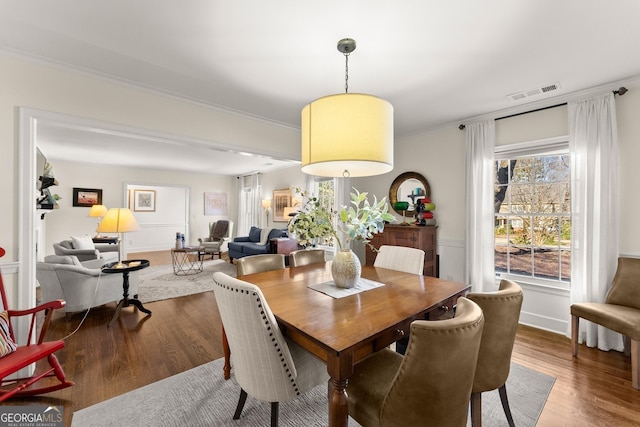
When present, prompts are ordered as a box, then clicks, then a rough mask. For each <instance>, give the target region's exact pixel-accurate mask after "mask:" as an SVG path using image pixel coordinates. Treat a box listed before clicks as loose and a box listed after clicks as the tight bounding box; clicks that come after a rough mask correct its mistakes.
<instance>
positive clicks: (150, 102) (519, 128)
mask: <svg viewBox="0 0 640 427" xmlns="http://www.w3.org/2000/svg"><path fill="white" fill-rule="evenodd" d="M0 69H2V73H0V182H2V189H3V190H4V192H3V194H4V196H5V200H7V201H9V205H8V208H7V209H2V210H0V232H1V233H0V235H1V236H3V237H2V238H1V239H0V246H2V247H4V248H5V249H6V250H7V255H6V256H5V257H4V258H3V259H2V261H1V263H2V266H3V272H4V273H9V274H10V275H12V274H13V273H15V272H16V271H17V270H18V269H19V267H20V265H21V264H22V263H24V260H21V259H18V248H19V245H20V242H19V241H18V224H19V221H18V208H17V200H18V193H17V192H18V188H19V187H18V178H17V177H18V176H19V173H18V172H19V171H18V165H19V158H18V148H19V146H18V107H20V106H22V107H30V108H36V109H41V110H46V111H52V112H58V113H64V114H70V115H74V116H80V117H89V118H95V119H97V120H103V121H108V122H114V123H118V124H124V125H129V126H134V127H140V128H144V129H150V130H153V131H157V132H167V133H170V134H173V135H185V136H187V137H192V138H196V139H200V140H210V141H215V142H219V143H224V144H229V145H235V146H237V147H239V148H246V149H247V150H248V151H255V152H263V153H265V154H272V155H279V156H282V157H285V158H299V156H300V140H299V130H298V129H294V128H287V127H283V126H281V125H277V124H273V123H268V122H266V121H261V120H255V119H251V118H248V117H243V116H240V115H237V114H234V113H229V112H225V111H222V110H218V109H214V108H208V107H204V106H202V105H197V104H195V103H189V102H183V101H180V100H177V99H175V98H171V97H167V96H162V95H160V94H156V93H151V92H148V91H144V90H139V89H136V88H132V87H129V86H126V85H121V84H118V83H113V82H109V81H106V80H102V79H99V78H95V77H91V76H88V75H85V74H82V73H78V72H72V71H68V70H64V69H60V68H56V67H51V66H45V65H41V64H35V63H29V62H25V61H22V60H19V59H15V58H12V57H8V56H2V55H0ZM627 87H628V88H629V89H630V91H629V92H628V93H627V94H625V95H624V96H622V97H618V98H617V101H616V105H617V112H618V130H619V140H620V190H621V191H620V195H621V201H620V225H621V227H620V229H621V236H620V252H621V253H622V254H629V255H632V254H633V255H639V256H640V226H638V225H637V221H636V216H637V212H639V211H640V198H638V197H637V196H636V193H637V189H638V188H639V184H640V172H639V171H638V169H639V168H638V165H637V162H638V160H637V159H639V158H640V144H638V141H640V120H638V119H637V115H638V112H640V88H638V87H637V86H631V85H627ZM560 111H562V109H558V110H557V111H554V110H548V113H544V114H542V115H538V114H526V115H522V116H519V117H518V118H513V119H509V121H501V122H498V123H499V124H498V128H497V135H498V136H499V137H501V138H502V137H503V136H504V139H503V140H502V141H504V142H505V143H510V142H515V141H516V140H517V139H518V138H519V137H520V134H522V133H527V132H529V130H532V131H536V132H541V133H542V134H545V133H548V134H556V133H557V132H558V131H559V129H560V128H561V127H562V126H563V125H562V124H563V123H564V122H565V120H566V119H565V117H566V115H564V116H563V115H557V114H558V113H559V112H560ZM488 113H489V112H488ZM546 114H550V116H549V117H547V119H545V120H539V119H536V117H538V118H539V117H542V116H545V115H546ZM464 139H465V138H464V132H463V131H459V130H458V129H457V125H453V124H452V125H451V126H447V127H444V128H441V129H436V130H433V131H430V132H425V133H422V134H420V135H415V136H411V137H407V138H402V139H398V140H396V147H395V168H394V171H393V172H391V173H388V174H385V175H381V176H377V177H371V178H366V179H364V178H362V179H354V186H356V187H357V188H358V189H359V190H361V191H369V192H370V193H373V194H376V196H378V197H383V196H387V195H388V190H389V187H390V185H391V183H392V181H393V179H394V178H395V177H396V176H397V175H399V174H400V173H402V172H407V171H415V172H420V173H421V174H423V175H424V176H425V177H426V178H427V180H428V181H429V183H430V186H431V189H432V196H433V197H432V198H433V200H434V202H435V203H436V206H437V208H436V211H435V215H436V219H437V220H438V253H439V254H440V256H441V260H440V267H441V269H440V270H441V276H442V277H444V278H452V279H453V280H462V277H463V276H462V271H463V270H464V250H463V249H464ZM267 147H268V148H267ZM266 150H268V151H266ZM54 168H56V172H55V173H56V175H57V176H60V173H62V174H63V175H62V176H60V178H59V181H60V183H61V185H60V186H59V187H60V188H58V189H57V190H56V191H57V192H58V193H60V192H66V193H65V194H66V196H65V194H62V193H60V194H61V195H62V197H63V200H62V202H61V203H62V204H63V206H61V208H60V209H59V210H58V211H57V212H53V213H50V214H48V219H47V234H48V233H49V232H51V229H55V228H57V227H58V224H57V222H58V221H60V222H62V224H61V227H62V228H64V229H65V231H64V232H63V233H62V234H60V235H58V237H56V238H62V237H66V236H67V235H68V231H66V230H67V229H68V228H67V227H68V226H70V225H71V226H73V227H76V228H84V227H86V229H87V230H92V229H93V228H92V227H93V226H94V222H95V221H94V220H92V219H90V218H88V217H86V216H84V215H82V214H80V213H78V214H75V213H74V209H71V208H70V206H71V201H70V199H71V193H70V189H71V188H72V187H74V186H84V187H89V188H94V187H95V188H103V189H104V190H105V197H107V198H106V199H105V203H106V204H107V205H109V204H112V205H113V206H115V204H114V203H115V202H117V201H119V200H121V199H120V197H121V193H119V192H121V191H122V182H123V181H124V179H123V177H122V176H121V175H122V174H125V173H128V174H130V175H131V177H130V179H129V176H127V180H130V181H138V182H146V183H158V184H171V183H178V184H185V185H189V186H190V188H191V196H192V201H191V204H192V206H191V210H190V212H191V216H192V218H190V222H191V224H192V236H193V237H196V236H197V234H198V233H197V232H196V231H194V230H196V229H198V230H203V232H206V224H207V223H208V221H209V220H210V219H214V218H209V217H207V218H205V217H204V216H203V215H201V214H200V213H201V212H203V207H202V197H201V195H202V193H203V192H204V191H215V190H217V188H228V189H229V193H230V194H234V193H235V181H234V180H235V178H230V180H231V181H233V183H227V184H225V185H221V184H219V181H218V179H219V178H220V177H206V176H192V177H188V178H186V177H184V176H183V175H178V174H175V175H172V174H168V173H165V172H160V171H156V172H144V171H135V172H130V171H124V170H100V169H98V168H97V167H96V166H95V165H91V166H86V167H85V168H84V169H77V172H71V171H70V170H69V171H66V170H65V167H64V166H62V165H54ZM295 169H296V168H292V169H291V170H287V171H279V172H274V173H270V174H265V176H264V179H263V194H265V195H266V194H268V193H269V192H270V191H272V190H273V189H279V188H286V187H288V186H291V187H295V186H297V185H303V184H304V175H303V174H302V173H301V172H299V171H298V170H295ZM76 174H77V175H76ZM220 179H221V178H220ZM225 179H226V178H225ZM112 181H113V183H112ZM80 182H82V183H83V184H82V185H80ZM112 197H114V198H115V200H114V199H111V198H112ZM65 200H66V202H65ZM65 203H68V208H67V209H65V207H66V205H65ZM229 203H230V205H231V206H235V203H236V201H235V196H234V197H230V198H229ZM75 209H78V208H75ZM65 211H69V212H70V214H69V215H67V213H66V212H65ZM62 212H65V214H64V215H61V214H62ZM234 216H236V212H235V211H234V212H230V217H232V218H233V217H234ZM49 218H51V221H49ZM276 224H277V225H280V224H283V225H284V223H276ZM270 225H273V223H271V221H270ZM5 280H6V281H7V282H8V287H9V298H10V301H13V302H14V303H15V300H14V298H13V294H14V291H15V289H16V288H17V282H16V280H15V277H9V278H8V277H7V276H6V274H5ZM554 297H555V296H553V295H547V294H541V295H534V294H532V293H530V292H528V293H527V295H526V298H525V309H526V313H533V312H534V311H535V312H536V313H538V314H537V315H536V316H537V317H535V319H533V315H532V319H531V322H532V323H533V322H534V321H535V322H538V323H537V324H539V325H540V326H542V327H547V326H545V325H553V326H548V328H549V329H553V330H557V331H559V332H564V329H563V328H562V327H558V326H557V325H562V324H564V323H566V320H567V318H568V311H567V310H566V304H565V305H564V306H563V305H562V304H555V303H553V304H551V303H550V301H551V299H552V298H554ZM553 301H554V302H555V301H556V300H553ZM529 305H531V307H529ZM526 313H525V314H526ZM543 320H544V321H543ZM527 321H528V320H527Z"/></svg>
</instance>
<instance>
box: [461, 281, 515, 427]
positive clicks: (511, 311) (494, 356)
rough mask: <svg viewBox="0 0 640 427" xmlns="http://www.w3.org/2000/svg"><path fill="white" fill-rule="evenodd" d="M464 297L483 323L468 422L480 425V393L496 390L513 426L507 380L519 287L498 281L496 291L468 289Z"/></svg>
mask: <svg viewBox="0 0 640 427" xmlns="http://www.w3.org/2000/svg"><path fill="white" fill-rule="evenodd" d="M467 298H469V299H470V300H471V301H474V302H475V303H476V304H478V305H479V306H480V308H482V312H483V313H484V322H485V323H484V330H483V331H482V341H481V342H480V352H479V353H478V365H477V366H476V375H475V378H474V380H473V389H472V392H471V425H472V426H473V427H482V393H483V392H485V391H490V390H495V389H498V392H499V394H500V401H501V402H502V409H503V410H504V414H505V416H506V417H507V422H508V423H509V427H514V423H513V417H512V416H511V409H510V408H509V400H508V399H507V386H506V382H507V378H508V377H509V370H510V368H511V353H512V352H513V344H514V343H515V340H516V331H517V330H518V321H519V319H520V309H521V307H522V298H523V296H522V288H521V287H520V286H519V285H518V284H517V283H515V282H512V281H510V280H501V281H500V288H499V289H498V291H497V292H475V293H474V292H470V293H469V294H467Z"/></svg>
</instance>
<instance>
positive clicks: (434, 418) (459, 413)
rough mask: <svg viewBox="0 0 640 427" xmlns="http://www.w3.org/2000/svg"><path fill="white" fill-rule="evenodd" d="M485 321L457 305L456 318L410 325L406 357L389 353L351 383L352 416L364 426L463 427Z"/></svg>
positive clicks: (372, 360) (464, 303) (359, 369)
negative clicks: (426, 426) (425, 426)
mask: <svg viewBox="0 0 640 427" xmlns="http://www.w3.org/2000/svg"><path fill="white" fill-rule="evenodd" d="M483 325H484V318H483V314H482V310H481V309H480V307H478V305H477V304H476V303H474V302H472V301H470V300H468V299H466V298H464V297H461V298H459V299H458V308H457V312H456V317H454V318H452V319H447V320H437V321H428V320H417V321H414V322H413V323H412V324H411V335H410V337H411V338H410V340H409V346H408V348H407V353H406V355H405V356H404V357H403V356H401V355H400V354H398V353H396V352H394V351H391V350H388V349H384V350H382V351H379V352H377V353H374V354H373V355H371V356H370V357H368V358H366V359H364V360H363V361H362V362H359V363H358V364H357V365H356V366H355V371H354V374H353V375H352V376H351V378H350V379H349V386H348V387H347V399H348V402H349V415H350V416H351V417H352V418H354V419H355V420H356V421H357V422H358V423H360V424H361V425H363V426H368V427H369V426H399V427H405V426H421V425H432V426H438V427H459V426H464V425H465V424H466V421H467V414H468V409H469V398H470V396H471V387H472V386H473V377H474V374H475V370H476V361H477V358H478V350H479V348H480V339H481V337H482V328H483Z"/></svg>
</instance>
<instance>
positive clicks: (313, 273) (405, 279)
mask: <svg viewBox="0 0 640 427" xmlns="http://www.w3.org/2000/svg"><path fill="white" fill-rule="evenodd" d="M361 277H362V278H363V279H365V280H366V281H367V283H369V284H371V283H374V284H376V285H375V286H376V287H373V288H367V289H366V290H362V291H360V292H357V293H353V294H351V295H348V296H339V297H335V296H331V295H329V294H327V293H325V292H321V291H318V290H315V289H312V288H311V287H316V288H318V287H319V286H318V285H321V284H322V285H327V284H329V285H330V284H331V281H332V276H331V261H328V262H325V263H316V264H309V265H306V266H300V267H288V268H285V269H278V270H272V271H267V272H262V273H256V274H250V275H244V276H238V279H240V280H244V281H247V282H250V283H253V284H255V285H257V286H258V287H259V288H260V289H261V291H262V293H263V294H264V297H265V299H266V301H267V303H268V304H269V307H270V308H271V311H272V312H273V314H274V316H275V318H276V320H277V322H278V325H279V327H280V329H281V330H282V333H283V335H284V336H285V337H287V338H288V339H289V340H291V341H293V342H295V343H296V344H298V345H299V346H301V347H303V348H304V349H306V350H307V351H309V352H310V353H312V354H314V355H315V356H316V357H318V358H319V359H321V360H323V361H324V362H325V363H326V364H327V372H328V374H329V376H330V380H329V392H328V417H329V420H328V424H329V425H330V426H347V425H348V420H349V410H348V404H347V393H348V387H347V386H348V383H349V377H351V375H352V374H353V371H354V366H355V365H356V364H357V363H358V362H360V361H361V360H363V359H364V358H366V357H367V356H369V355H371V354H373V353H375V352H377V351H379V350H382V349H384V348H387V347H388V346H389V345H391V344H392V343H394V342H396V341H398V340H399V339H401V338H403V337H405V336H408V334H409V330H410V325H411V322H413V321H415V320H439V319H442V318H446V317H452V316H453V313H454V309H455V306H456V301H457V299H458V298H459V297H460V296H464V295H465V294H466V293H467V292H468V291H469V289H470V287H469V286H468V285H465V284H462V283H457V282H453V281H448V280H442V279H439V278H435V277H430V276H422V275H417V274H412V273H405V272H401V271H397V270H391V269H387V268H380V267H373V266H370V265H363V266H362V276H361ZM339 292H340V290H338V293H339ZM346 293H349V291H346ZM222 332H223V333H222V341H223V349H224V355H225V364H224V371H223V375H224V377H225V378H226V379H228V378H229V377H230V374H231V364H230V358H231V352H230V349H229V345H228V342H227V339H226V335H225V333H224V327H223V331H222Z"/></svg>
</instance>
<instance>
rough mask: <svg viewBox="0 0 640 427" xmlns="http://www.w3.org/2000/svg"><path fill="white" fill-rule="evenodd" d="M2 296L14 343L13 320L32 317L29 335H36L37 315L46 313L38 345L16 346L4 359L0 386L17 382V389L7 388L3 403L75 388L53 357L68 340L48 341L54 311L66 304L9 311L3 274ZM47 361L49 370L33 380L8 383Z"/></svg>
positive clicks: (59, 302)
mask: <svg viewBox="0 0 640 427" xmlns="http://www.w3.org/2000/svg"><path fill="white" fill-rule="evenodd" d="M4 254H5V250H4V249H3V248H0V257H2V256H4ZM0 295H1V296H2V301H1V303H2V306H1V307H0V312H2V311H5V310H6V311H7V314H8V319H9V321H8V333H9V337H10V338H11V340H12V341H13V342H14V343H16V341H15V336H14V334H13V327H12V325H11V319H12V318H14V317H18V316H30V317H29V319H30V326H29V335H28V336H32V333H33V331H34V328H35V327H36V314H37V313H39V312H40V311H42V310H44V311H45V312H44V313H45V315H44V322H43V325H42V330H41V331H40V335H39V337H38V342H37V343H26V344H25V345H20V344H19V343H16V345H17V348H16V350H15V351H13V352H12V353H9V354H7V355H6V356H3V357H0V385H1V386H4V385H5V384H6V383H7V384H8V383H15V387H12V388H10V389H6V388H3V389H2V390H0V402H2V401H4V400H7V399H9V398H11V397H18V396H34V395H37V394H43V393H49V392H52V391H55V390H60V389H62V388H66V387H70V386H72V385H73V382H71V381H67V380H66V378H65V376H64V371H63V370H62V367H61V366H60V363H59V362H58V359H57V358H56V356H55V355H54V354H53V353H54V352H56V351H58V350H60V349H61V348H62V347H64V341H62V340H60V341H48V342H47V341H44V337H45V334H46V332H47V328H48V327H49V323H50V322H51V315H52V314H53V310H54V309H57V308H62V307H64V304H65V302H64V301H63V300H55V301H50V302H47V303H44V304H41V305H39V306H37V307H34V308H30V309H27V310H9V309H8V307H7V297H6V294H5V290H4V283H3V281H2V272H1V271H0ZM44 358H46V359H47V361H48V363H49V367H48V369H45V371H44V372H42V373H37V374H34V375H33V376H31V377H26V378H12V379H9V380H6V379H5V378H6V377H8V376H9V375H12V374H14V373H16V372H18V371H19V370H20V369H22V368H24V367H26V366H29V365H31V364H32V363H35V362H37V361H39V360H40V359H44ZM53 376H55V377H56V378H57V382H55V383H53V384H51V385H47V386H43V387H39V388H29V389H27V387H29V386H31V385H32V384H34V383H36V382H37V381H39V380H41V379H43V378H45V377H53Z"/></svg>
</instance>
